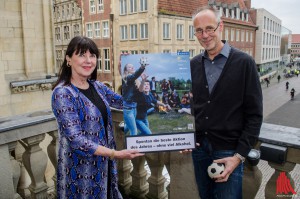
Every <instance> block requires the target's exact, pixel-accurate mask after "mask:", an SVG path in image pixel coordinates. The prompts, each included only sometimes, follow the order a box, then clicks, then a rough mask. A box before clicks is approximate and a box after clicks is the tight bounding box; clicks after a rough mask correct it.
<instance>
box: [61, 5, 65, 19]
mask: <svg viewBox="0 0 300 199" xmlns="http://www.w3.org/2000/svg"><path fill="white" fill-rule="evenodd" d="M61 18H63V19H64V18H65V6H62V7H61Z"/></svg>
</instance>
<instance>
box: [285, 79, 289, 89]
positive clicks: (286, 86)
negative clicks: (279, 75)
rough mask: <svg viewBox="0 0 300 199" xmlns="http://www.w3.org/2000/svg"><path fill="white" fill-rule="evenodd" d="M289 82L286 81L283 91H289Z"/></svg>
mask: <svg viewBox="0 0 300 199" xmlns="http://www.w3.org/2000/svg"><path fill="white" fill-rule="evenodd" d="M289 84H290V83H289V82H288V81H287V82H286V83H285V90H289Z"/></svg>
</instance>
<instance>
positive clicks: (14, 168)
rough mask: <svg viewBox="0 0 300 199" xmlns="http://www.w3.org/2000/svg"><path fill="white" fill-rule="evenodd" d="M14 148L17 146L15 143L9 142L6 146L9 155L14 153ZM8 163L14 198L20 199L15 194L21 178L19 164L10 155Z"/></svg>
mask: <svg viewBox="0 0 300 199" xmlns="http://www.w3.org/2000/svg"><path fill="white" fill-rule="evenodd" d="M16 146H17V142H11V143H9V144H8V149H9V153H10V154H11V153H12V152H14V151H15V149H16ZM10 162H11V166H12V171H13V176H12V177H13V183H14V190H15V195H14V198H15V199H21V196H20V195H19V194H18V193H17V187H18V182H19V179H20V176H21V166H20V163H19V162H18V161H17V160H16V159H15V157H13V156H12V155H10Z"/></svg>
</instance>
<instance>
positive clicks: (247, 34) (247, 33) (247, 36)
mask: <svg viewBox="0 0 300 199" xmlns="http://www.w3.org/2000/svg"><path fill="white" fill-rule="evenodd" d="M248 38H249V32H248V31H246V42H248V41H249V39H248Z"/></svg>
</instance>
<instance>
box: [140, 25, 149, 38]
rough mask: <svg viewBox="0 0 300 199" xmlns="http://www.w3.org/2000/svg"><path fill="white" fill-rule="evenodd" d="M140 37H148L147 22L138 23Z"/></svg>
mask: <svg viewBox="0 0 300 199" xmlns="http://www.w3.org/2000/svg"><path fill="white" fill-rule="evenodd" d="M140 37H141V39H147V38H148V24H147V23H142V24H140Z"/></svg>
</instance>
